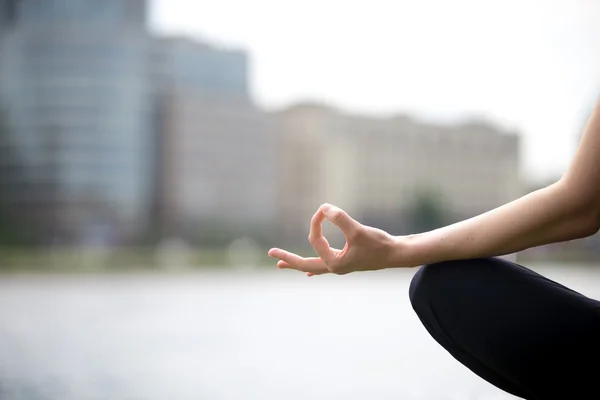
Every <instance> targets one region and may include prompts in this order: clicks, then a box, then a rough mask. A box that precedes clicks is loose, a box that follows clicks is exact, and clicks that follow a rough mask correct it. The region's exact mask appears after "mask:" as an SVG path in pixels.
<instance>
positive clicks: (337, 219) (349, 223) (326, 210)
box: [320, 203, 360, 236]
mask: <svg viewBox="0 0 600 400" xmlns="http://www.w3.org/2000/svg"><path fill="white" fill-rule="evenodd" d="M320 208H321V211H323V214H325V216H326V217H327V219H328V220H329V221H331V223H332V224H334V225H335V226H337V227H338V228H340V229H341V230H342V232H343V233H344V234H345V235H346V236H348V235H352V234H353V233H354V232H355V231H356V230H357V229H358V228H359V226H360V224H359V223H358V222H357V221H356V220H354V219H352V217H350V216H349V215H348V213H347V212H345V211H344V210H342V209H341V208H339V207H336V206H334V205H332V204H327V203H325V204H323V205H322V206H321V207H320Z"/></svg>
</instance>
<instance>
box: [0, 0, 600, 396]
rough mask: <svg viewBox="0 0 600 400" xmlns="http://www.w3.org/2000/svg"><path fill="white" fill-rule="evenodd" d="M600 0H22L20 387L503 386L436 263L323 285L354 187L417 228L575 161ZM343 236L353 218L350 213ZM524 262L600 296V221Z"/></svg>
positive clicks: (421, 390) (14, 103)
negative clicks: (322, 253)
mask: <svg viewBox="0 0 600 400" xmlns="http://www.w3.org/2000/svg"><path fill="white" fill-rule="evenodd" d="M599 18H600V3H598V2H594V1H591V0H587V1H586V0H577V1H573V0H571V1H566V0H564V1H553V2H541V1H531V0H521V1H516V0H510V1H503V2H481V1H471V0H459V1H441V0H435V1H434V0H426V1H394V2H388V1H386V2H384V1H378V0H375V1H368V2H367V1H353V2H350V3H349V2H342V1H333V0H329V1H319V2H317V1H302V2H299V1H266V0H256V1H253V2H242V1H233V0H225V1H220V2H208V1H192V0H189V1H184V0H170V1H166V0H161V1H159V0H154V1H152V0H148V1H144V0H103V1H100V0H0V399H9V400H15V399H61V400H62V399H88V398H89V399H104V398H107V399H108V398H110V399H164V398H176V399H188V398H189V399H209V400H212V399H276V398H286V399H337V398H344V399H353V398H356V399H364V398H369V399H371V398H372V399H392V398H402V399H494V398H498V399H500V398H510V397H509V396H507V395H505V394H503V393H502V392H500V391H499V390H497V389H495V388H493V387H491V386H490V385H488V384H487V383H486V382H484V381H482V380H481V379H479V378H478V377H476V376H473V375H472V374H471V373H470V372H469V371H468V370H467V369H466V368H464V367H463V366H462V365H460V364H459V363H458V362H456V361H455V360H454V359H453V358H451V357H450V356H449V355H448V354H447V353H446V352H445V351H444V350H443V349H442V348H441V347H440V346H439V345H438V344H437V343H436V342H434V341H433V339H431V338H430V337H429V336H428V335H427V333H426V331H425V329H424V328H423V327H422V325H421V324H420V322H419V321H418V319H417V317H416V315H415V314H414V313H413V312H412V309H411V306H410V303H409V301H408V295H407V291H408V285H409V283H410V279H411V278H412V275H413V274H414V272H415V270H394V271H380V272H377V273H363V274H351V275H348V276H343V277H338V276H323V277H316V278H311V279H308V278H306V277H305V276H304V275H302V274H298V273H294V272H293V271H278V270H276V269H275V262H274V261H273V260H270V259H268V258H267V257H266V251H267V250H268V249H269V248H270V247H284V248H288V249H291V250H294V251H298V252H300V253H302V254H303V255H310V254H312V253H313V252H312V249H310V246H309V245H308V243H307V241H306V237H307V233H308V225H309V221H310V217H311V216H312V214H313V213H314V211H315V210H316V208H317V207H318V206H319V205H320V204H322V203H324V202H329V203H333V204H336V205H338V206H340V207H342V208H344V209H345V210H347V211H348V212H349V213H350V214H351V215H352V216H353V217H355V218H356V219H357V220H359V221H361V222H363V223H365V224H369V225H373V226H377V227H379V228H382V229H385V230H387V231H389V232H390V233H393V234H397V235H402V234H409V233H415V232H421V231H426V230H429V229H434V228H436V227H439V226H443V225H446V224H449V223H452V222H455V221H459V220H462V219H464V218H468V217H471V216H474V215H477V214H479V213H482V212H485V211H487V210H489V209H492V208H494V207H497V206H499V205H501V204H504V203H506V202H508V201H511V200H514V199H516V198H518V197H520V196H522V195H524V194H526V193H528V192H531V191H532V190H536V189H537V188H540V187H543V186H545V185H547V184H549V183H551V182H554V181H556V180H557V179H559V178H560V176H561V174H562V173H563V172H564V171H565V169H566V168H567V166H568V165H569V162H570V160H571V158H572V157H573V154H574V151H575V149H576V146H577V144H578V141H579V137H580V135H581V133H582V131H583V128H584V126H585V123H586V120H587V118H588V116H589V114H590V112H591V109H592V107H593V105H594V104H595V101H596V100H597V98H598V94H599V90H598V89H599V87H600V52H599V51H598V50H599V49H600V28H598V24H597V21H598V20H599ZM325 228H326V229H325V231H326V234H327V236H328V238H330V241H331V242H333V244H339V245H343V237H342V236H341V235H340V233H339V232H337V231H336V230H335V229H333V227H331V226H330V225H327V226H326V227H325ZM517 258H518V260H519V261H521V262H523V263H524V264H526V265H528V266H530V267H531V268H534V269H536V270H539V271H540V272H542V273H544V274H547V275H548V276H550V277H552V278H554V279H557V280H559V281H560V282H561V283H565V284H567V285H569V286H571V287H573V288H574V289H576V290H579V291H581V292H583V293H585V294H588V295H590V296H594V297H600V292H599V290H598V288H597V285H595V282H598V271H599V270H598V269H596V268H595V266H597V265H598V262H600V241H599V240H598V237H597V236H594V237H590V238H587V239H585V240H579V241H573V242H567V243H560V244H555V245H551V246H544V247H540V248H536V249H530V250H528V251H525V252H522V253H520V254H518V255H517Z"/></svg>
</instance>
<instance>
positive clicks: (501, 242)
mask: <svg viewBox="0 0 600 400" xmlns="http://www.w3.org/2000/svg"><path fill="white" fill-rule="evenodd" d="M569 189H570V188H568V187H567V184H566V183H565V182H564V181H560V182H558V183H556V184H554V185H551V186H549V187H547V188H544V189H541V190H538V191H536V192H533V193H530V194H528V195H526V196H524V197H522V198H520V199H518V200H515V201H513V202H511V203H508V204H505V205H503V206H501V207H499V208H496V209H494V210H492V211H489V212H487V213H485V214H481V215H479V216H477V217H474V218H471V219H468V220H465V221H462V222H459V223H456V224H453V225H449V226H446V227H444V228H440V229H436V230H433V231H430V232H426V233H421V234H417V235H411V236H405V237H398V238H397V239H398V245H397V246H396V248H395V252H393V254H394V253H395V254H394V255H393V256H392V263H394V261H395V260H403V261H404V263H406V261H408V263H409V264H410V266H419V265H424V264H431V263H435V262H440V261H447V260H460V259H470V258H482V257H493V256H500V255H505V254H510V253H514V252H517V251H521V250H524V249H527V248H531V247H536V246H541V245H545V244H550V243H557V242H563V241H567V240H573V239H577V238H581V237H585V236H589V235H591V234H593V233H594V232H595V231H596V230H597V225H596V218H595V216H593V215H592V208H587V207H584V206H583V205H582V204H579V203H578V202H577V200H576V199H574V197H573V194H572V193H571V192H570V190H569ZM400 253H402V254H400Z"/></svg>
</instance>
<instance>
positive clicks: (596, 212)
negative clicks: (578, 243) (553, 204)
mask: <svg viewBox="0 0 600 400" xmlns="http://www.w3.org/2000/svg"><path fill="white" fill-rule="evenodd" d="M571 186H572V185H571ZM559 187H560V188H561V189H562V190H561V189H559V190H560V191H561V192H562V193H563V194H564V196H561V197H562V199H564V200H566V201H564V202H562V203H563V205H565V208H564V209H565V210H571V211H570V212H567V214H566V215H568V217H567V218H566V219H567V220H569V223H568V224H569V225H570V226H571V228H572V231H573V233H574V236H575V237H574V238H573V239H580V238H585V237H589V236H593V235H595V234H596V233H598V231H600V198H598V196H596V195H591V193H590V192H589V191H586V190H585V189H582V188H573V187H569V186H568V185H564V184H562V185H561V183H559ZM586 192H587V193H586ZM573 194H578V195H576V196H574V195H573ZM566 215H565V216H566Z"/></svg>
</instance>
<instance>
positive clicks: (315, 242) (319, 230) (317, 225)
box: [308, 207, 333, 262]
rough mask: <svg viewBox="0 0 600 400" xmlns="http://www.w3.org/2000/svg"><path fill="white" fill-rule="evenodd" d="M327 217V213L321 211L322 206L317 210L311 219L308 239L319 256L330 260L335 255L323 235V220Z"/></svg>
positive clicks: (324, 259) (326, 260)
mask: <svg viewBox="0 0 600 400" xmlns="http://www.w3.org/2000/svg"><path fill="white" fill-rule="evenodd" d="M325 219H327V217H326V216H325V213H324V212H323V211H321V208H320V207H319V209H318V210H317V212H316V213H315V214H314V215H313V217H312V218H311V220H310V232H309V234H308V241H309V242H310V244H311V246H312V247H313V249H315V251H316V252H317V254H318V255H319V257H321V259H322V260H323V261H325V262H329V260H331V258H332V257H333V251H332V249H331V247H330V246H329V242H328V241H327V239H325V236H323V221H325Z"/></svg>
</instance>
